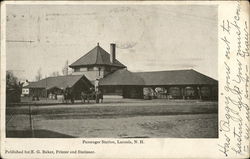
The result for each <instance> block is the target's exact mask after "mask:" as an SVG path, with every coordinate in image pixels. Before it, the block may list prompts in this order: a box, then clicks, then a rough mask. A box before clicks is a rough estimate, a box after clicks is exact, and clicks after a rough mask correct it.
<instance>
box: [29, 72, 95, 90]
mask: <svg viewBox="0 0 250 159" xmlns="http://www.w3.org/2000/svg"><path fill="white" fill-rule="evenodd" d="M80 79H84V81H85V83H86V84H89V85H92V84H91V83H90V81H89V80H88V79H87V78H86V77H85V76H84V75H67V76H56V77H48V78H45V79H42V80H39V81H37V82H31V83H30V84H29V85H27V86H25V88H46V89H51V88H55V87H56V88H59V89H65V88H67V87H69V88H70V87H72V86H74V85H75V84H76V83H77V82H78V81H79V80H80Z"/></svg>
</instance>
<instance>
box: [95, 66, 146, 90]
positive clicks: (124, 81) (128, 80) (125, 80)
mask: <svg viewBox="0 0 250 159" xmlns="http://www.w3.org/2000/svg"><path fill="white" fill-rule="evenodd" d="M99 84H100V85H110V86H112V85H144V80H143V79H142V78H141V77H140V76H138V75H137V74H135V73H132V72H130V71H128V70H127V69H120V70H117V71H115V72H113V73H111V74H109V75H107V76H106V77H105V78H102V79H100V81H99Z"/></svg>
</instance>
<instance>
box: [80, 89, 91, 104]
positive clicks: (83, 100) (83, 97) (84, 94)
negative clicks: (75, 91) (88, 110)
mask: <svg viewBox="0 0 250 159" xmlns="http://www.w3.org/2000/svg"><path fill="white" fill-rule="evenodd" d="M81 100H82V103H85V100H87V101H88V103H89V97H88V94H87V93H85V92H84V91H82V92H81Z"/></svg>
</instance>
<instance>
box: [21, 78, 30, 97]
mask: <svg viewBox="0 0 250 159" xmlns="http://www.w3.org/2000/svg"><path fill="white" fill-rule="evenodd" d="M28 85H29V81H28V80H26V81H25V82H24V83H23V88H22V94H21V95H22V96H28V95H29V94H30V93H29V88H27V87H26V86H28Z"/></svg>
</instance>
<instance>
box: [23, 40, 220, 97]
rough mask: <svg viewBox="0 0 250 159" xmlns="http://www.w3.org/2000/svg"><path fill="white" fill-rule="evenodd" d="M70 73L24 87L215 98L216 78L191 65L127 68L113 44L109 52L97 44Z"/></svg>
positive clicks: (138, 95) (132, 94)
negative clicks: (147, 69) (185, 67)
mask: <svg viewBox="0 0 250 159" xmlns="http://www.w3.org/2000/svg"><path fill="white" fill-rule="evenodd" d="M69 67H70V68H72V69H73V73H72V74H71V75H67V76H58V77H49V78H45V79H42V80H40V81H37V82H33V83H31V84H30V85H28V86H27V87H28V88H29V89H30V92H31V94H32V93H36V94H39V95H40V96H44V95H45V94H44V92H53V93H55V92H56V93H60V91H62V90H64V89H65V88H66V87H68V88H70V89H72V91H73V92H74V94H75V96H76V97H78V96H79V94H80V92H81V91H84V90H85V89H88V88H90V87H94V88H95V89H101V90H102V91H103V93H104V95H116V96H122V97H123V98H147V97H148V96H153V97H154V98H168V99H209V100H217V99H218V81H217V80H215V79H212V78H210V77H208V76H206V75H204V74H201V73H199V72H197V71H195V70H193V69H188V70H170V71H154V72H131V71H129V70H127V67H126V66H125V65H124V64H122V63H121V62H120V61H118V60H117V59H116V45H115V44H113V43H112V44H110V53H108V52H107V51H105V50H104V49H103V48H102V47H100V46H99V43H98V44H97V46H96V47H94V48H93V49H92V50H90V51H89V52H88V53H86V54H85V55H84V56H82V57H81V58H79V59H78V60H76V61H75V62H74V63H72V64H71V65H70V66H69Z"/></svg>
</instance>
